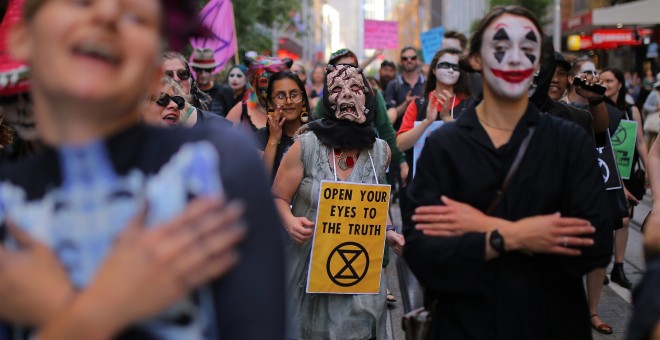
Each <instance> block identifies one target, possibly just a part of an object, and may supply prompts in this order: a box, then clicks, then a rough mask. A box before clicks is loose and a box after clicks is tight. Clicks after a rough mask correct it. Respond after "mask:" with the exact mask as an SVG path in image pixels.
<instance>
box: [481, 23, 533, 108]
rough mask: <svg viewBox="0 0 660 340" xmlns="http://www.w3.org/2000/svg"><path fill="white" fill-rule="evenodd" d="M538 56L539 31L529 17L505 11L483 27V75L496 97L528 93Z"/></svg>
mask: <svg viewBox="0 0 660 340" xmlns="http://www.w3.org/2000/svg"><path fill="white" fill-rule="evenodd" d="M540 59H541V34H540V33H539V31H538V30H537V29H536V27H535V26H534V24H533V23H532V22H531V21H530V20H529V19H527V18H524V17H521V16H515V15H511V14H505V15H502V16H500V17H499V18H497V19H495V20H494V21H493V22H492V23H491V24H490V25H489V26H488V28H487V29H486V30H485V32H484V36H483V44H482V46H481V61H482V67H483V75H484V79H485V80H486V82H487V83H488V85H489V86H488V87H489V89H490V90H491V92H493V93H494V94H496V95H497V96H499V97H504V98H509V99H520V98H521V97H523V96H527V94H528V89H529V85H530V83H531V82H532V79H533V77H534V71H535V70H536V68H537V67H538V64H539V60H540Z"/></svg>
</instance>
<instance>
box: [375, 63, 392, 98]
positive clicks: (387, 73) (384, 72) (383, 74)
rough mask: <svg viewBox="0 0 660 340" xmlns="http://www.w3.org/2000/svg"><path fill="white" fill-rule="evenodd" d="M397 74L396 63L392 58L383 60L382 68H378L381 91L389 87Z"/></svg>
mask: <svg viewBox="0 0 660 340" xmlns="http://www.w3.org/2000/svg"><path fill="white" fill-rule="evenodd" d="M395 76H396V64H395V63H394V62H393V61H391V60H383V62H382V63H380V69H378V86H380V90H381V92H382V91H385V90H386V89H387V85H389V83H390V82H391V81H392V79H394V77H395Z"/></svg>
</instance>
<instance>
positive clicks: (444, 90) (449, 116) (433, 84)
mask: <svg viewBox="0 0 660 340" xmlns="http://www.w3.org/2000/svg"><path fill="white" fill-rule="evenodd" d="M461 53H462V52H461V51H460V50H458V49H454V48H447V49H443V50H440V51H438V52H437V53H436V54H435V56H434V57H433V60H432V61H431V71H432V72H429V78H428V80H427V81H426V88H425V89H424V97H423V98H426V99H424V100H422V99H417V100H415V101H413V102H411V103H410V104H409V105H408V108H407V109H406V114H405V115H404V116H403V122H402V124H401V127H400V128H399V131H397V137H396V142H397V146H398V147H399V150H402V151H405V152H406V157H407V160H408V163H412V162H413V157H412V156H413V152H412V147H413V145H414V144H415V142H417V140H418V139H419V138H420V137H421V136H422V134H423V133H424V131H425V130H426V128H428V127H429V126H430V125H431V123H433V122H434V121H436V120H442V121H444V122H451V121H454V119H455V118H457V117H458V115H460V113H461V111H462V108H463V106H464V105H460V106H459V104H461V103H463V100H464V99H465V98H467V97H469V96H470V90H469V87H468V77H467V73H466V72H465V71H463V70H461V69H460V68H459V66H458V64H459V62H458V61H459V58H460V56H461ZM415 121H421V124H418V125H417V126H415Z"/></svg>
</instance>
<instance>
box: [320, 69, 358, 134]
mask: <svg viewBox="0 0 660 340" xmlns="http://www.w3.org/2000/svg"><path fill="white" fill-rule="evenodd" d="M327 88H328V101H329V102H330V104H331V105H332V106H333V107H335V117H337V118H338V119H345V120H348V121H351V122H355V123H358V124H362V123H364V122H365V121H366V120H367V116H366V113H367V112H366V106H365V103H366V100H367V97H366V94H365V93H364V91H365V89H366V86H365V84H364V81H363V78H362V74H361V73H360V72H359V71H358V69H357V68H355V67H350V66H345V65H339V66H337V67H335V68H334V70H332V71H331V72H330V73H328V80H327Z"/></svg>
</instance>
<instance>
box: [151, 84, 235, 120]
mask: <svg viewBox="0 0 660 340" xmlns="http://www.w3.org/2000/svg"><path fill="white" fill-rule="evenodd" d="M160 82H161V88H160V91H156V92H154V93H152V94H151V95H149V96H147V97H146V98H145V106H144V109H143V116H144V120H145V121H146V122H147V123H149V124H153V125H156V126H187V127H192V126H203V125H210V126H231V122H230V121H228V120H226V119H224V118H222V117H220V116H218V115H215V114H213V113H211V112H208V111H203V110H199V109H196V108H194V107H193V106H191V105H190V104H189V102H188V101H189V100H190V96H189V95H187V94H185V93H184V91H183V88H182V87H181V85H179V84H178V83H177V82H175V81H174V79H172V78H170V77H163V78H162V79H161V81H160Z"/></svg>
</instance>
